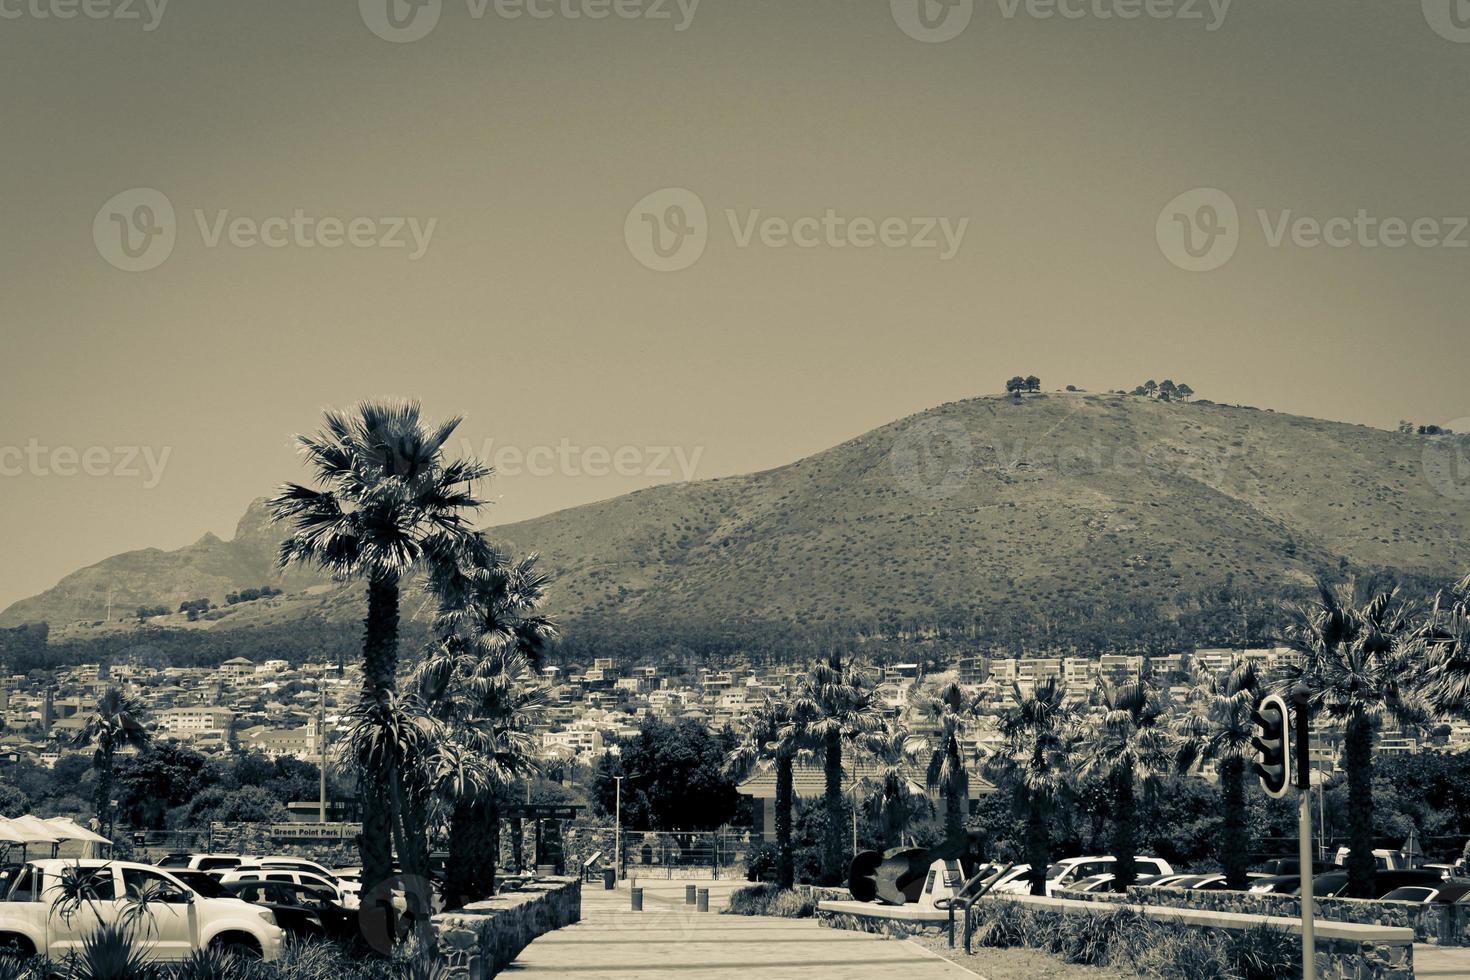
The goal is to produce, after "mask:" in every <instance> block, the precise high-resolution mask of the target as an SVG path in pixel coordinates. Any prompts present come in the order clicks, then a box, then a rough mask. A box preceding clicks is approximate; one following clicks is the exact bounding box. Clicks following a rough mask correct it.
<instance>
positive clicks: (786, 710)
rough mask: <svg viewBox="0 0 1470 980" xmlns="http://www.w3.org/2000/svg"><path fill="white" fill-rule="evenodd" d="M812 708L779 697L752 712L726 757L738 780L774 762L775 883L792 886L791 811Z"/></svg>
mask: <svg viewBox="0 0 1470 980" xmlns="http://www.w3.org/2000/svg"><path fill="white" fill-rule="evenodd" d="M810 721H811V717H810V708H809V707H807V706H801V705H797V704H791V703H788V702H786V701H783V700H778V699H776V698H767V699H766V701H765V702H764V703H763V704H761V705H760V707H758V708H756V709H755V710H754V711H753V712H751V714H750V717H749V724H748V726H747V727H746V729H745V731H744V733H743V734H742V736H741V739H740V741H739V742H738V743H737V744H736V746H735V747H734V748H733V749H732V750H731V751H730V754H729V756H728V757H727V758H726V760H725V769H726V771H727V772H728V773H729V774H730V775H731V776H732V777H733V778H734V779H737V780H744V779H746V778H748V777H749V776H750V775H751V774H752V773H754V772H755V771H756V770H757V769H760V768H763V767H765V766H771V767H772V768H774V769H775V776H776V802H775V810H776V821H775V822H776V887H778V888H791V887H792V886H793V885H794V884H795V881H796V862H795V860H794V857H793V853H792V848H791V823H792V821H791V811H792V808H793V807H794V805H795V796H796V794H795V792H794V789H793V777H794V773H793V770H794V767H795V764H796V759H797V757H798V756H799V755H802V754H803V753H804V751H805V746H806V745H807V742H808V736H807V732H806V727H807V725H808V723H809V722H810Z"/></svg>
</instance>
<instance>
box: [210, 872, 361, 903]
mask: <svg viewBox="0 0 1470 980" xmlns="http://www.w3.org/2000/svg"><path fill="white" fill-rule="evenodd" d="M219 881H220V884H222V885H226V886H229V885H232V884H234V883H235V882H238V881H277V882H286V883H289V884H293V885H314V886H316V887H318V888H324V889H326V890H327V891H328V892H330V893H331V894H332V897H333V898H334V899H335V900H336V901H337V902H340V903H341V904H342V905H345V906H347V907H348V908H357V904H358V896H357V895H356V894H355V893H351V892H347V891H344V890H343V889H342V888H341V885H340V883H339V882H337V881H336V880H335V879H328V878H324V877H322V876H321V875H319V874H317V873H316V872H314V871H296V870H290V869H285V868H281V869H272V868H253V867H252V868H239V869H236V870H234V871H227V872H225V873H224V874H223V875H221V876H220V879H219Z"/></svg>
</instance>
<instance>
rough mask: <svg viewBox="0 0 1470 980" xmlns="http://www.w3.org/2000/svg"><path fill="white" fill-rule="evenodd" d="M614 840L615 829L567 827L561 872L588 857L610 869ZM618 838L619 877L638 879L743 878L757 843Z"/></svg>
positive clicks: (722, 838) (629, 832)
mask: <svg viewBox="0 0 1470 980" xmlns="http://www.w3.org/2000/svg"><path fill="white" fill-rule="evenodd" d="M618 838H619V834H618V832H617V828H615V827H613V826H611V825H608V824H583V823H573V824H568V825H567V826H566V827H564V828H563V830H562V841H563V847H564V849H565V854H566V865H567V870H568V871H569V872H575V871H577V870H578V869H580V868H582V866H583V865H584V864H585V863H586V862H587V861H589V860H591V859H592V858H593V857H594V856H596V857H597V862H596V867H597V868H599V869H604V868H612V867H613V866H614V864H615V862H616V854H617V849H618V848H617V841H618ZM621 839H622V852H623V854H622V856H623V873H624V874H625V875H626V876H628V877H633V876H637V877H640V878H695V877H709V878H728V877H734V878H743V877H744V876H745V864H746V858H747V856H748V854H749V852H750V849H751V848H752V847H754V846H756V845H758V844H759V843H760V838H759V835H752V834H751V833H750V832H749V831H744V830H706V831H659V830H637V829H634V828H629V827H624V828H623V830H622V834H621ZM502 840H503V838H502Z"/></svg>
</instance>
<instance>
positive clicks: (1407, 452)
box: [0, 393, 1470, 635]
mask: <svg viewBox="0 0 1470 980" xmlns="http://www.w3.org/2000/svg"><path fill="white" fill-rule="evenodd" d="M1434 445H1435V444H1434V443H1433V441H1432V440H1429V439H1426V438H1425V437H1422V436H1416V435H1406V434H1402V433H1396V432H1387V431H1384V430H1379V429H1373V428H1368V427H1365V426H1357V425H1347V424H1343V423H1338V422H1329V421H1323V420H1318V419H1310V418H1302V417H1297V416H1292V415H1285V414H1280V413H1275V412H1270V411H1262V410H1258V409H1253V408H1248V407H1239V406H1227V405H1218V404H1213V403H1209V402H1195V403H1189V404H1185V403H1180V402H1160V401H1154V400H1150V399H1146V398H1140V397H1135V396H1130V395H1112V394H1106V395H1104V394H1082V393H1077V394H1072V393H1067V394H1061V393H1051V394H1044V395H1030V396H1025V397H1021V398H1012V397H1010V396H989V397H981V398H974V399H970V400H966V401H961V402H954V403H951V404H948V405H943V406H940V407H938V408H935V409H932V410H930V411H927V412H923V413H920V414H918V415H915V416H911V417H909V418H906V419H902V420H899V421H897V422H893V423H891V424H889V425H886V426H883V427H882V428H879V429H875V430H873V431H872V432H869V433H866V434H864V435H862V436H859V437H858V438H856V439H853V440H851V441H849V442H846V443H843V444H841V445H839V446H836V447H834V448H832V449H829V450H826V451H825V452H821V453H817V454H816V455H814V456H810V457H808V458H806V459H803V460H800V461H797V462H795V463H792V464H790V465H787V466H783V467H780V468H777V469H773V470H768V471H765V472H762V473H755V474H751V475H748V476H737V477H728V478H723V479H716V480H706V481H700V482H694V483H681V484H671V485H665V486H660V487H655V488H652V489H648V490H643V491H639V492H637V493H632V494H628V495H626V496H622V497H617V498H614V499H611V500H606V501H602V502H599V503H594V504H588V505H585V506H582V507H576V508H572V509H570V510H565V511H560V512H558V513H554V514H548V515H546V516H544V517H540V518H536V519H534V520H530V521H524V522H521V523H517V524H511V525H505V526H501V527H497V528H494V529H493V530H492V532H491V533H492V537H493V538H494V539H495V540H497V541H498V542H502V543H504V544H505V545H507V546H509V547H512V548H514V549H515V550H516V551H518V552H520V551H527V550H537V551H540V552H541V553H542V554H543V555H544V560H545V564H546V565H547V567H548V568H549V569H551V570H552V571H553V572H554V573H555V574H556V576H557V580H556V583H555V585H554V589H553V602H552V607H553V608H552V611H553V613H554V614H555V615H557V616H558V617H560V618H561V619H562V620H563V621H564V622H567V623H568V624H571V625H573V626H575V625H576V624H579V623H581V624H586V625H587V626H589V627H591V626H592V625H594V624H595V625H596V628H597V629H598V630H602V631H608V630H614V631H615V630H618V629H635V628H636V629H645V628H652V629H660V628H662V629H668V630H675V631H677V630H683V629H691V630H692V629H738V628H739V627H740V625H741V624H745V623H765V624H784V623H798V624H801V625H802V626H803V627H804V628H807V627H812V628H823V627H826V628H832V627H836V626H839V625H841V624H848V625H853V624H855V625H857V626H859V627H861V628H864V629H871V628H872V626H873V625H875V624H876V625H877V626H878V627H879V628H880V629H881V628H885V627H886V625H887V624H907V625H910V626H917V627H920V628H922V627H923V626H924V625H925V624H933V623H947V624H951V625H953V624H961V623H969V624H971V628H972V629H974V628H976V627H975V625H974V624H977V623H978V624H981V627H980V628H982V632H992V633H996V632H1004V630H1002V629H1000V626H998V625H997V624H1001V625H1013V626H1015V627H1016V628H1020V627H1021V626H1022V625H1023V624H1024V625H1025V628H1027V629H1028V630H1032V631H1035V630H1036V629H1037V628H1038V627H1037V626H1036V624H1038V623H1040V624H1042V628H1043V631H1044V632H1045V634H1046V635H1055V634H1056V631H1057V630H1060V629H1065V628H1067V626H1068V624H1069V623H1071V622H1073V621H1077V620H1088V619H1097V620H1099V621H1103V620H1106V621H1107V622H1109V623H1111V624H1112V627H1111V628H1113V629H1114V630H1115V631H1122V632H1123V633H1125V634H1126V631H1127V630H1128V629H1129V628H1130V624H1131V623H1132V622H1133V621H1134V620H1135V619H1137V618H1139V617H1162V618H1165V619H1168V618H1177V617H1181V616H1186V615H1189V614H1191V613H1193V614H1201V610H1206V611H1209V614H1210V615H1211V616H1214V615H1215V611H1216V610H1217V607H1220V606H1223V605H1225V604H1227V602H1229V603H1234V602H1236V599H1235V598H1232V597H1239V596H1247V597H1248V596H1260V597H1272V596H1276V595H1279V594H1281V592H1282V591H1283V590H1286V589H1292V588H1297V587H1300V586H1303V585H1305V584H1307V583H1309V582H1310V581H1311V577H1312V575H1313V574H1314V573H1315V572H1317V571H1320V570H1338V569H1346V570H1352V569H1380V568H1387V569H1393V570H1397V571H1399V572H1403V573H1406V574H1409V575H1417V576H1425V577H1430V578H1433V577H1442V576H1448V575H1452V574H1463V573H1464V572H1465V571H1466V570H1467V569H1470V503H1466V502H1464V501H1461V500H1458V499H1456V496H1457V495H1456V494H1454V493H1450V492H1444V493H1442V492H1440V489H1439V488H1440V487H1442V485H1443V481H1442V480H1440V479H1438V478H1437V476H1438V474H1437V471H1434V470H1433V468H1432V467H1431V468H1430V470H1429V471H1426V466H1425V460H1426V458H1428V457H1426V453H1430V452H1432V451H1433V448H1434ZM1449 489H1450V490H1453V489H1454V488H1452V487H1451V488H1449ZM1458 496H1463V495H1458ZM275 538H276V534H275V529H273V528H272V527H270V526H269V525H268V524H267V523H266V521H265V515H264V512H263V509H262V506H261V502H260V501H257V502H256V503H254V504H252V505H251V507H250V509H249V510H248V511H247V512H246V515H245V517H244V518H242V519H241V522H240V527H239V528H238V529H237V532H236V536H235V538H234V539H233V540H231V541H229V542H222V541H219V540H217V539H215V538H213V537H212V536H206V537H205V538H204V539H202V540H201V541H199V542H198V543H197V544H195V545H192V546H190V547H188V548H184V549H180V550H179V551H174V552H161V551H157V550H148V551H141V552H130V553H128V554H125V555H118V556H116V557H114V558H109V559H107V560H106V561H103V562H101V563H99V564H97V565H94V566H91V567H90V568H86V569H82V570H80V571H78V572H75V573H73V574H72V575H69V576H67V577H66V578H65V579H63V580H62V581H61V582H60V583H59V584H58V585H57V586H56V587H55V588H53V589H50V590H48V591H47V592H44V593H42V594H41V595H39V596H35V597H33V598H31V599H26V600H22V601H21V602H18V603H16V604H15V605H13V606H11V607H10V608H9V609H7V610H5V612H4V613H3V614H0V625H15V624H18V623H23V622H29V621H35V620H47V621H49V622H51V623H52V624H53V625H56V624H60V623H65V622H69V621H72V620H78V619H98V618H101V616H102V613H103V609H104V605H105V602H106V597H107V594H108V591H109V589H110V590H111V592H112V596H113V606H114V616H117V615H119V614H120V611H122V612H125V611H127V610H130V609H132V608H133V607H136V606H138V605H154V604H168V605H170V606H171V607H176V606H177V603H178V602H179V601H181V600H183V599H187V598H193V597H196V596H201V595H208V596H210V597H211V598H214V599H215V600H216V601H219V602H222V598H223V595H224V594H225V593H226V592H229V591H233V590H238V589H241V588H248V587H252V586H259V585H263V584H274V585H277V586H278V587H285V588H287V590H288V591H291V592H292V593H293V594H291V595H288V596H286V597H282V598H278V599H273V600H270V601H260V602H251V603H242V604H241V605H240V606H237V607H230V609H229V610H228V615H225V616H224V617H223V618H222V619H219V620H218V622H211V623H207V624H200V625H204V626H208V627H209V628H211V629H214V630H229V629H234V628H238V627H243V626H261V625H277V626H280V625H283V624H289V623H290V622H292V621H293V620H294V619H297V618H300V617H304V616H311V617H314V618H316V619H318V620H323V621H327V622H333V623H342V624H346V623H348V622H351V621H353V620H355V619H357V618H358V617H360V615H361V597H360V591H361V590H360V588H358V587H356V586H351V587H348V588H334V587H329V586H328V585H327V584H326V580H325V579H323V578H320V577H315V576H312V575H310V574H307V573H302V572H292V573H290V574H289V575H288V576H287V577H284V578H283V577H282V576H281V575H280V573H278V572H277V571H276V570H275V569H274V566H273V556H274V549H275ZM405 612H406V614H407V615H408V616H409V617H410V618H412V617H413V616H414V615H416V612H415V610H414V609H413V608H410V606H409V604H406V609H405ZM178 618H182V617H178ZM987 624H988V626H987Z"/></svg>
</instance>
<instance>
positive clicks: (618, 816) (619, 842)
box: [613, 776, 623, 881]
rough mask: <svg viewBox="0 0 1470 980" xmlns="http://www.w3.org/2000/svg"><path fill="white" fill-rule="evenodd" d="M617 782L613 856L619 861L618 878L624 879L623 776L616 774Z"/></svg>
mask: <svg viewBox="0 0 1470 980" xmlns="http://www.w3.org/2000/svg"><path fill="white" fill-rule="evenodd" d="M613 782H614V783H616V784H617V787H618V788H617V795H616V802H615V803H614V804H613V813H614V816H613V856H614V860H615V861H616V862H617V863H616V867H617V869H618V880H619V881H622V880H623V777H622V776H614V777H613Z"/></svg>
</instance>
